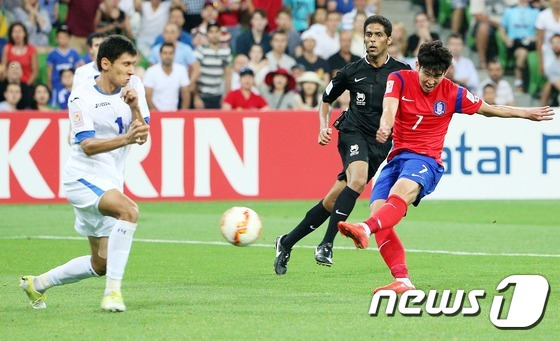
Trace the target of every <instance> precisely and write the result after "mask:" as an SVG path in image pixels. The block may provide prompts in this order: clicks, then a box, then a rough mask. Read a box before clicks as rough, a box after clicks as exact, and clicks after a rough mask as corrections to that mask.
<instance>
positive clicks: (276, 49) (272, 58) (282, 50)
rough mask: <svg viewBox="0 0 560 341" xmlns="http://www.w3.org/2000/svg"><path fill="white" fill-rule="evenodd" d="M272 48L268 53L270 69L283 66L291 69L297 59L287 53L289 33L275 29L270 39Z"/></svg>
mask: <svg viewBox="0 0 560 341" xmlns="http://www.w3.org/2000/svg"><path fill="white" fill-rule="evenodd" d="M270 45H271V47H272V50H271V51H270V52H268V53H267V54H266V59H267V60H268V67H269V70H275V69H277V68H283V69H286V70H290V69H291V68H292V66H294V65H295V64H296V60H295V59H294V58H292V57H290V56H288V55H287V54H286V48H287V47H288V35H287V34H286V32H284V31H274V32H273V33H272V38H271V40H270Z"/></svg>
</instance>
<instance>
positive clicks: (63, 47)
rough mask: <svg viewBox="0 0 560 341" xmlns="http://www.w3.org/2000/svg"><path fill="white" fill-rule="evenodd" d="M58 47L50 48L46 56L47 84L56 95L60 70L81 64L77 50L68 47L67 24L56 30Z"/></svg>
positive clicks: (59, 87)
mask: <svg viewBox="0 0 560 341" xmlns="http://www.w3.org/2000/svg"><path fill="white" fill-rule="evenodd" d="M56 41H57V44H58V47H56V48H55V49H54V50H52V51H51V52H50V53H49V55H48V56H47V86H48V87H49V89H52V91H53V93H54V94H55V95H54V96H56V93H57V91H58V90H60V89H62V88H63V86H62V83H61V81H60V71H62V70H67V69H74V70H75V69H76V68H78V67H79V66H80V65H81V63H82V62H81V58H80V55H79V54H78V51H76V50H74V49H73V48H71V47H69V43H70V31H69V30H68V26H66V25H63V26H61V27H60V28H59V29H58V31H57V32H56Z"/></svg>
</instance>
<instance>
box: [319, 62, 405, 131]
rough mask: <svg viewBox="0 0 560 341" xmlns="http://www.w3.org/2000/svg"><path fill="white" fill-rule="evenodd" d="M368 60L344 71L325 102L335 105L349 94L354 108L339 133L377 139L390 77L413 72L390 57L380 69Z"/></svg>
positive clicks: (350, 64) (337, 77)
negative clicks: (343, 131)
mask: <svg viewBox="0 0 560 341" xmlns="http://www.w3.org/2000/svg"><path fill="white" fill-rule="evenodd" d="M366 58H367V57H364V58H360V60H358V61H355V62H352V63H349V64H347V65H346V66H345V67H343V68H342V69H340V71H339V72H338V73H337V74H336V76H335V77H334V78H333V79H332V81H331V82H330V83H329V85H328V86H327V88H326V89H325V92H324V93H323V102H326V103H332V102H334V101H335V100H336V99H337V98H338V97H339V96H340V95H341V94H342V93H343V92H344V91H345V90H349V91H350V107H349V108H348V112H347V114H346V119H345V120H344V121H343V122H342V124H341V125H340V127H339V129H341V130H346V129H349V130H358V131H360V132H362V133H363V134H364V135H366V136H375V133H376V132H377V129H378V128H379V119H380V118H381V113H382V111H383V95H384V94H385V86H386V84H387V77H389V74H390V73H391V72H394V71H399V70H410V66H409V65H408V64H405V63H403V62H401V61H398V60H396V59H394V58H393V57H390V56H389V57H388V59H387V61H386V62H385V64H383V65H382V66H381V67H379V68H376V67H374V66H373V65H371V64H370V63H369V61H368V60H367V59H366Z"/></svg>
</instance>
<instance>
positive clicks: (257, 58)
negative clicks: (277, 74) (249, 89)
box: [247, 44, 269, 86]
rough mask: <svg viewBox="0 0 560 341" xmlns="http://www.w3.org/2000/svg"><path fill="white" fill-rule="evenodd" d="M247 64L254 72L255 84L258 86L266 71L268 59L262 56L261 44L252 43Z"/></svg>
mask: <svg viewBox="0 0 560 341" xmlns="http://www.w3.org/2000/svg"><path fill="white" fill-rule="evenodd" d="M247 66H248V67H249V68H250V69H251V70H253V72H254V73H255V85H256V86H260V85H261V84H262V82H263V81H264V77H265V76H266V74H267V73H268V70H269V68H268V60H267V59H266V58H265V57H264V51H263V48H262V46H261V45H259V44H253V46H251V49H250V50H249V63H248V64H247Z"/></svg>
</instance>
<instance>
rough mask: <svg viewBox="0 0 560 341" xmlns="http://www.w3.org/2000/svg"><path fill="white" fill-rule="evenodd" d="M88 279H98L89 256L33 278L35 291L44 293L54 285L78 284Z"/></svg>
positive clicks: (75, 259) (73, 260)
mask: <svg viewBox="0 0 560 341" xmlns="http://www.w3.org/2000/svg"><path fill="white" fill-rule="evenodd" d="M89 277H99V275H98V274H96V273H95V271H93V268H92V267H91V256H89V255H88V256H82V257H78V258H74V259H72V260H71V261H69V262H68V263H66V264H63V265H61V266H58V267H56V268H54V269H52V270H49V271H48V272H46V273H44V274H42V275H40V276H37V277H35V280H34V281H33V285H34V286H35V290H37V291H39V292H44V291H45V290H47V289H48V288H50V287H53V286H55V285H63V284H68V283H75V282H79V281H81V280H82V279H86V278H89Z"/></svg>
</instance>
